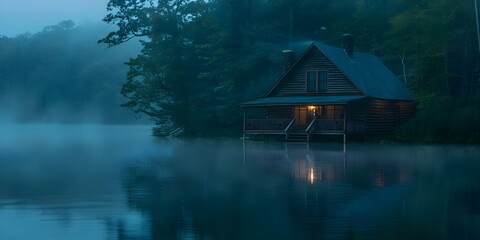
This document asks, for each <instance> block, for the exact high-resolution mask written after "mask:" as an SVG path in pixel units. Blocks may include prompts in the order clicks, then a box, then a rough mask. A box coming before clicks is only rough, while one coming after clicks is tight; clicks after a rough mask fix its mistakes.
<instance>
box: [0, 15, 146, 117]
mask: <svg viewBox="0 0 480 240" xmlns="http://www.w3.org/2000/svg"><path fill="white" fill-rule="evenodd" d="M108 31H109V27H108V26H107V25H106V24H100V23H98V24H89V25H81V26H77V25H75V23H74V22H72V21H70V20H66V21H63V22H60V23H59V24H57V25H54V26H47V27H45V28H44V30H43V31H41V32H38V33H34V34H31V33H25V34H20V35H18V36H16V37H6V36H0V116H2V117H1V118H4V119H1V118H0V121H2V120H3V121H14V122H22V123H110V124H111V123H115V124H122V123H123V124H126V123H141V122H145V121H146V120H147V118H143V119H140V120H139V119H138V118H140V116H138V115H136V114H134V113H131V112H129V111H128V110H126V109H122V108H121V107H120V104H121V103H122V102H123V101H125V99H124V98H123V97H122V96H121V95H120V93H119V92H120V89H121V86H122V83H123V82H124V79H125V74H126V73H127V71H128V68H127V66H126V65H125V64H124V62H125V61H127V60H128V58H129V57H133V56H135V55H136V54H138V53H139V51H140V44H139V43H138V42H137V43H134V42H132V43H129V44H125V45H123V46H120V47H118V48H117V49H107V46H106V45H101V44H97V40H98V39H99V38H101V37H102V36H103V35H104V34H105V33H106V32H108Z"/></svg>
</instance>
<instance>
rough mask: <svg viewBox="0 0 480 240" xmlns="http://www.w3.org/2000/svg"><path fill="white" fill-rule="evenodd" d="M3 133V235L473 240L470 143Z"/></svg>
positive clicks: (29, 130) (109, 130) (474, 152)
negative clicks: (303, 141) (172, 139)
mask: <svg viewBox="0 0 480 240" xmlns="http://www.w3.org/2000/svg"><path fill="white" fill-rule="evenodd" d="M0 130H2V131H1V135H0V239H261V238H263V239H479V238H480V230H478V229H480V176H478V174H477V172H478V170H479V169H480V162H478V160H479V159H480V148H479V147H476V146H441V145H438V146H435V145H382V144H349V145H347V150H346V152H344V151H343V146H342V145H339V144H326V143H317V144H309V145H305V144H284V143H262V142H246V144H245V145H243V144H242V142H241V141H238V140H208V139H197V140H188V141H184V142H182V143H178V142H177V143H171V142H169V141H167V140H160V139H156V138H153V137H151V136H149V131H150V130H149V127H146V126H142V127H126V126H59V125H57V126H52V125H47V126H44V125H27V126H25V125H23V126H22V125H16V126H9V127H5V126H1V127H0Z"/></svg>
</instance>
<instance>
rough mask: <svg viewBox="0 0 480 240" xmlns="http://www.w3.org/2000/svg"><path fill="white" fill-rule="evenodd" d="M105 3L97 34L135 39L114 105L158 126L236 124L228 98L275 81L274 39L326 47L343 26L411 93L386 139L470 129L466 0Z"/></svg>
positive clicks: (472, 94) (163, 129)
mask: <svg viewBox="0 0 480 240" xmlns="http://www.w3.org/2000/svg"><path fill="white" fill-rule="evenodd" d="M108 9H109V10H110V14H108V15H107V16H106V17H105V19H104V21H106V22H108V23H111V24H115V25H117V27H118V29H117V31H113V32H111V33H110V34H109V35H107V36H106V37H105V38H103V39H102V40H100V42H103V43H107V44H109V45H110V46H114V45H119V44H122V43H124V42H127V41H128V40H130V39H131V38H135V37H141V38H142V44H143V49H142V52H141V54H139V55H138V56H137V57H136V58H133V59H131V60H130V61H129V62H128V63H127V64H128V66H129V72H128V75H127V81H126V83H125V84H124V86H123V88H122V94H123V95H124V96H125V97H126V98H127V99H128V101H127V102H126V103H124V104H123V106H124V107H127V108H129V109H131V110H133V111H134V112H142V113H145V114H147V115H149V116H151V117H152V118H153V119H154V120H155V121H156V123H157V124H158V125H159V128H157V129H156V130H157V131H156V132H157V133H158V134H168V133H170V132H172V131H174V132H175V131H177V132H178V131H180V132H183V133H184V134H186V135H197V136H198V135H226V134H235V133H238V132H239V131H240V130H241V111H240V109H239V107H238V104H239V103H240V102H242V101H245V100H250V99H252V98H256V97H260V96H262V94H263V93H264V92H265V90H266V89H267V88H268V87H269V86H270V85H271V84H272V83H273V82H274V81H275V80H276V78H277V77H278V76H279V74H280V73H281V71H282V70H281V68H282V64H281V55H280V52H281V49H286V48H291V47H292V46H293V45H295V44H296V43H298V42H302V41H322V42H326V43H329V44H332V45H337V46H338V45H339V41H340V40H339V36H340V35H341V34H343V33H350V34H353V35H354V36H355V38H356V39H355V42H356V48H357V49H358V50H362V51H368V52H372V53H374V54H376V55H377V56H379V57H381V58H382V59H383V60H384V61H385V63H387V65H389V67H390V68H391V69H392V70H393V71H394V72H396V73H398V76H399V81H403V82H405V83H406V84H407V86H408V87H409V88H410V89H411V90H412V91H413V92H414V93H415V94H416V96H417V98H418V99H417V100H418V114H417V117H416V118H415V119H413V120H412V121H411V122H409V123H408V124H406V125H405V126H404V127H403V128H402V129H401V130H399V131H398V133H397V137H401V138H404V139H411V138H415V139H421V140H429V141H441V140H442V139H444V140H446V141H478V139H479V138H480V134H479V131H480V129H479V125H478V122H479V121H480V113H479V110H478V108H479V102H480V101H479V98H478V91H479V90H478V86H479V81H478V79H479V75H478V72H479V61H478V46H477V45H476V32H475V12H474V5H473V1H471V0H461V1H456V0H403V1H397V0H338V1H329V0H302V1H292V0H277V1H270V0H256V1H253V0H238V1H231V0H210V1H191V0H159V1H147V0H131V1H116V0H111V1H110V2H109V3H108ZM467 139H468V140H467Z"/></svg>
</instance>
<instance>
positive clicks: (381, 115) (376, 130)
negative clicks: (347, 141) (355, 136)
mask: <svg viewBox="0 0 480 240" xmlns="http://www.w3.org/2000/svg"><path fill="white" fill-rule="evenodd" d="M366 106H367V108H366V115H365V116H366V118H365V134H366V135H375V134H385V133H388V132H391V131H393V130H394V129H395V127H397V126H398V125H400V124H401V123H403V122H405V121H407V120H408V119H410V118H411V117H412V116H413V115H414V114H415V106H414V105H413V103H411V102H407V101H387V100H380V99H373V100H370V101H369V103H368V104H367V105H366Z"/></svg>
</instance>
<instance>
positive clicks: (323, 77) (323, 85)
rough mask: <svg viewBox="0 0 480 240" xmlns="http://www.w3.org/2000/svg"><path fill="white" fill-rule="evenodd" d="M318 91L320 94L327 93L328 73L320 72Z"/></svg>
mask: <svg viewBox="0 0 480 240" xmlns="http://www.w3.org/2000/svg"><path fill="white" fill-rule="evenodd" d="M318 91H319V92H326V91H327V72H326V71H320V72H318Z"/></svg>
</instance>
